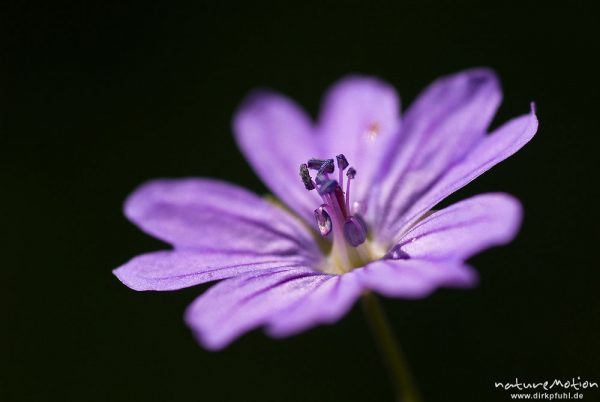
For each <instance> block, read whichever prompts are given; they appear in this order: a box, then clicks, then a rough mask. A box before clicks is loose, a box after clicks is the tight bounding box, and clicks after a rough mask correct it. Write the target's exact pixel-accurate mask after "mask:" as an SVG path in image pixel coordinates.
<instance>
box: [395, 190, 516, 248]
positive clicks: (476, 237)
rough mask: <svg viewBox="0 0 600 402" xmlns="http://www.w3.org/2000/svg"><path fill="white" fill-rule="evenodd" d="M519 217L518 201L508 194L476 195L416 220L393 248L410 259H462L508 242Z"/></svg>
mask: <svg viewBox="0 0 600 402" xmlns="http://www.w3.org/2000/svg"><path fill="white" fill-rule="evenodd" d="M521 216H522V209H521V204H520V203H519V201H518V200H517V199H515V198H514V197H511V196H509V195H508V194H500V193H497V194H482V195H478V196H475V197H472V198H469V199H467V200H464V201H461V202H458V203H456V204H453V205H452V206H449V207H447V208H444V209H442V210H440V211H436V212H434V213H433V214H431V215H429V216H428V217H427V218H425V219H424V220H422V221H420V222H418V223H417V224H416V225H415V226H413V227H412V228H410V229H409V230H408V232H406V233H405V234H404V235H402V238H401V239H400V242H399V243H398V244H397V245H396V246H395V247H394V249H395V250H396V251H400V252H402V253H403V254H405V255H408V256H409V257H410V258H418V259H427V260H464V259H467V258H469V257H470V256H472V255H474V254H476V253H477V252H479V251H482V250H484V249H486V248H489V247H492V246H497V245H502V244H506V243H508V242H510V241H511V240H512V239H513V238H514V237H515V235H516V234H517V232H518V230H519V226H520V223H521Z"/></svg>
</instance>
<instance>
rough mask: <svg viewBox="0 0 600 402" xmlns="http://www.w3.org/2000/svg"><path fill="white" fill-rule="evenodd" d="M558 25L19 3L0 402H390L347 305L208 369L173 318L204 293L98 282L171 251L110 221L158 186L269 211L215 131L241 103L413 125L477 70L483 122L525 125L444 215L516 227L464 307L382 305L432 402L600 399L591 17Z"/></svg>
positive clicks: (438, 298)
mask: <svg viewBox="0 0 600 402" xmlns="http://www.w3.org/2000/svg"><path fill="white" fill-rule="evenodd" d="M566 4H567V5H562V6H560V7H558V6H557V7H553V6H550V5H549V2H539V3H524V2H520V3H518V5H509V4H507V3H505V2H494V3H489V2H486V3H478V2H447V3H441V2H439V3H437V2H432V1H410V2H409V1H396V2H393V3H388V4H384V3H380V4H377V3H375V2H366V3H364V4H362V5H361V6H354V5H350V4H348V3H342V4H338V5H335V6H334V5H328V6H325V4H324V3H322V4H317V5H309V4H307V3H297V4H295V5H291V4H281V5H279V6H276V7H274V8H270V7H262V6H261V7H259V6H257V5H250V4H245V3H241V2H240V3H239V4H235V3H233V2H220V3H216V2H214V3H213V2H211V3H210V4H209V3H203V2H190V3H183V2H182V3H180V2H177V1H162V2H155V1H144V2H142V1H139V2H122V1H103V2H100V1H85V2H84V1H82V2H77V1H62V2H61V1H59V2H44V3H42V2H40V3H39V4H38V3H33V2H28V1H23V2H18V3H17V2H14V3H13V4H12V6H9V7H7V8H6V9H4V11H3V12H2V13H1V17H0V18H1V26H2V29H3V31H4V33H3V34H2V48H1V57H0V65H1V71H2V74H1V83H0V100H1V105H0V106H1V110H0V116H1V117H0V123H1V126H2V127H1V131H0V138H1V143H0V155H1V158H0V164H1V170H0V172H1V173H0V174H1V177H2V193H1V197H0V198H1V201H0V203H1V208H0V216H1V222H2V226H1V227H2V229H3V230H2V237H3V239H2V245H3V251H2V258H3V260H2V262H1V263H0V267H1V272H0V275H1V277H0V312H1V314H2V315H1V317H2V324H1V329H0V341H1V346H0V347H1V349H0V400H2V401H138V400H139V401H148V402H149V401H180V400H193V401H277V402H279V401H367V400H368V401H391V400H392V398H393V396H392V391H391V388H390V387H389V385H388V381H387V377H386V372H385V370H384V366H383V365H382V363H381V362H380V360H379V356H378V355H377V350H376V348H375V346H374V344H373V342H372V339H371V336H370V333H369V332H368V328H367V327H366V324H365V322H364V319H363V316H362V314H361V310H360V309H359V308H358V307H355V309H354V310H353V311H352V313H351V314H349V315H348V316H346V317H345V318H344V319H343V320H342V321H341V322H339V323H338V324H336V325H334V326H329V327H319V328H317V329H314V330H311V331H309V332H307V333H304V334H302V335H300V336H296V337H293V338H289V339H286V340H282V341H276V340H271V339H269V338H267V337H266V336H264V335H263V334H262V332H260V331H255V332H252V333H250V334H249V335H246V336H244V337H243V338H241V339H240V340H238V341H237V342H235V343H234V344H233V345H232V346H231V347H229V348H228V349H226V350H225V351H223V352H219V353H209V352H206V351H204V350H203V349H202V348H201V347H199V346H198V345H197V344H196V343H195V342H194V340H193V338H192V336H191V334H190V332H189V331H188V329H187V327H186V326H185V325H184V323H183V321H182V314H183V311H184V308H185V307H186V306H187V305H188V304H189V303H190V302H191V301H192V300H193V299H194V298H195V297H196V295H198V294H199V293H200V292H202V291H203V290H204V289H206V288H207V286H204V287H202V286H201V287H196V288H191V289H187V290H183V291H177V292H168V293H152V292H148V293H137V292H134V291H132V290H130V289H128V288H126V287H125V286H123V285H122V284H121V283H120V282H119V281H118V280H117V279H116V278H115V277H114V276H113V275H112V274H111V270H112V269H113V268H115V267H117V266H118V265H120V264H122V263H123V262H125V261H127V260H128V259H129V258H131V257H132V256H134V255H136V254H139V253H142V252H146V251H151V250H155V249H159V248H162V247H164V246H163V245H162V244H161V243H160V242H158V241H157V240H154V239H152V238H150V237H148V236H146V235H144V234H142V233H141V232H140V231H139V230H137V229H136V228H135V227H134V226H133V225H131V224H130V223H128V222H127V221H126V219H125V218H124V217H123V215H122V212H121V206H122V202H123V200H124V198H125V197H126V196H127V195H128V193H129V192H130V191H131V190H132V189H133V188H134V187H135V186H136V185H138V184H140V183H141V182H143V181H145V180H147V179H150V178H154V177H165V176H166V177H179V176H210V177H217V178H221V179H224V180H228V181H231V182H235V183H238V184H241V185H243V186H246V187H248V188H250V189H252V190H254V191H256V192H259V193H264V192H266V188H265V187H264V186H263V184H262V183H261V182H260V181H259V180H258V179H257V178H256V177H255V175H254V174H253V172H252V171H251V169H250V168H249V167H248V165H247V164H246V162H245V161H244V160H243V158H242V156H241V154H240V153H239V151H238V150H237V149H236V147H235V144H234V142H233V139H232V135H231V129H230V121H231V117H232V114H233V112H234V111H235V108H236V106H237V105H238V104H239V102H240V101H241V99H242V98H243V97H244V95H245V94H246V93H247V92H248V91H249V90H250V89H252V88H254V87H257V86H268V87H272V88H275V89H277V90H279V91H281V92H283V93H286V94H288V95H289V96H291V97H293V98H295V99H297V100H298V101H299V102H300V103H301V104H303V105H304V106H306V107H307V109H308V110H309V111H311V113H313V114H315V113H316V112H317V110H318V105H319V99H320V96H321V94H322V92H323V91H324V90H325V89H326V87H327V86H328V85H329V84H331V83H332V82H333V81H334V80H336V79H338V78H340V77H341V76H343V75H344V74H347V73H352V72H361V73H367V74H374V75H377V76H381V77H382V78H384V79H386V80H388V81H389V82H390V83H392V84H393V85H395V86H396V87H397V88H398V90H399V92H400V94H401V96H402V101H403V104H404V106H405V107H406V105H407V104H409V103H410V102H411V100H413V99H414V98H415V96H416V95H417V93H418V92H419V90H420V89H422V88H423V87H424V86H425V85H427V84H428V83H429V82H430V81H432V80H433V79H435V78H437V77H438V76H440V75H443V74H446V73H450V72H454V71H457V70H460V69H463V68H467V67H472V66H480V65H483V66H490V67H492V68H494V69H495V70H496V71H497V72H498V74H499V75H500V77H501V79H502V82H503V87H504V94H505V96H504V103H503V105H502V107H501V109H500V111H499V114H498V117H497V121H496V123H495V125H498V124H499V123H501V122H502V121H505V120H506V119H508V118H510V117H512V116H515V115H517V114H522V113H525V112H527V111H528V109H529V102H530V101H531V100H535V101H536V103H537V106H538V112H539V118H540V121H541V128H540V130H539V132H538V135H537V136H536V137H535V138H534V140H533V141H532V142H531V143H530V144H528V145H527V146H526V147H525V148H524V149H523V150H522V151H521V152H519V153H518V154H517V155H515V156H514V157H512V158H510V159H509V160H508V161H506V162H504V163H502V164H501V165H499V166H497V167H496V168H494V169H493V170H492V171H491V172H490V173H488V174H486V175H485V176H483V177H481V178H480V179H478V180H477V181H476V182H474V183H472V184H471V185H470V186H469V187H468V188H467V189H463V190H461V191H460V192H459V193H457V194H455V195H454V196H453V197H452V198H451V200H450V201H454V200H458V199H461V198H465V197H467V196H469V195H471V194H475V193H478V192H484V191H507V192H510V193H512V194H515V195H516V196H517V197H519V198H520V199H521V200H522V202H523V204H524V206H525V210H526V218H525V222H524V226H523V229H522V231H521V233H520V235H519V237H518V238H517V239H516V241H515V242H514V243H513V244H512V245H510V246H508V247H505V248H497V249H493V250H490V251H488V252H486V253H483V254H481V255H479V256H477V257H476V258H474V259H473V260H472V262H473V264H474V265H475V266H476V267H477V268H478V269H479V271H480V273H481V285H480V286H479V287H478V288H477V289H474V290H469V291H462V290H441V291H438V292H437V293H435V294H434V295H433V296H432V297H429V298H427V299H424V300H419V301H402V300H385V301H384V304H385V307H386V309H387V312H388V314H389V316H390V319H391V321H392V323H393V326H394V328H395V330H396V332H397V334H398V337H399V339H400V340H401V342H402V344H403V346H404V348H405V351H406V353H407V355H408V357H409V359H410V361H411V363H412V366H413V370H414V373H415V376H416V377H417V379H418V382H419V385H420V386H421V389H422V392H423V394H424V396H425V400H426V401H429V402H430V401H478V402H481V401H506V400H509V397H508V395H507V393H506V392H504V391H499V390H496V389H494V386H493V383H494V381H510V380H514V378H515V377H518V378H519V379H523V380H532V381H533V380H543V379H554V378H565V379H566V378H571V377H577V376H581V377H582V378H585V379H589V380H594V381H598V382H600V353H599V352H600V347H599V346H598V339H600V327H599V321H598V318H599V313H600V302H599V298H598V289H599V286H598V285H599V279H600V276H599V274H598V269H599V268H600V264H598V262H597V257H596V256H595V254H596V252H597V250H598V240H599V236H598V219H597V213H596V211H595V209H596V208H597V206H596V203H597V198H596V197H595V196H593V194H597V188H598V173H600V172H599V169H598V151H597V144H598V142H597V137H598V135H599V134H598V124H597V116H598V112H597V106H598V90H597V87H596V86H595V84H593V83H592V77H594V76H596V75H597V74H598V72H597V71H598V69H597V66H596V65H594V62H593V59H594V57H596V55H597V54H598V46H597V38H598V36H597V31H596V28H595V26H596V25H597V24H598V18H597V14H596V12H595V11H594V10H593V9H592V7H591V4H592V3H591V2H589V3H587V4H586V3H584V2H568V3H566ZM588 5H589V7H588ZM4 7H6V6H3V8H4ZM585 397H586V398H585V400H590V401H591V400H600V391H595V392H594V391H588V392H586V393H585Z"/></svg>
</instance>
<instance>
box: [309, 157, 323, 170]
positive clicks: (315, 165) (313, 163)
mask: <svg viewBox="0 0 600 402" xmlns="http://www.w3.org/2000/svg"><path fill="white" fill-rule="evenodd" d="M323 163H325V159H316V158H312V159H309V160H308V168H309V169H312V170H319V169H320V168H321V165H323Z"/></svg>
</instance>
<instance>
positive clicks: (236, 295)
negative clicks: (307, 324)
mask: <svg viewBox="0 0 600 402" xmlns="http://www.w3.org/2000/svg"><path fill="white" fill-rule="evenodd" d="M331 278H333V276H331V275H326V274H321V273H318V272H315V271H313V270H311V269H308V268H294V269H283V270H282V269H276V268H275V269H269V270H265V271H261V272H256V273H252V274H248V275H244V276H239V277H235V278H231V279H226V280H223V281H221V282H219V283H218V284H217V285H215V286H213V287H212V288H210V289H209V290H208V291H207V292H206V293H204V294H203V295H202V296H200V297H198V298H197V299H196V300H195V301H194V302H193V303H192V304H191V305H190V306H189V307H188V309H187V311H186V313H185V320H186V322H187V323H188V325H189V326H190V327H191V328H192V329H193V331H194V333H195V335H196V337H197V338H198V340H199V341H200V343H202V345H204V346H205V347H206V348H207V349H211V350H218V349H222V348H224V347H225V346H227V345H228V344H229V343H230V342H232V341H233V340H234V339H236V338H238V337H239V336H241V335H242V334H244V333H245V332H248V331H250V330H252V329H254V328H257V327H260V326H262V325H266V324H268V323H269V321H270V319H271V318H272V317H273V316H275V315H277V314H278V313H279V312H281V311H283V310H285V309H286V308H288V307H290V306H292V305H294V304H295V303H297V302H298V301H300V300H302V298H304V297H306V295H307V294H310V293H311V292H313V291H314V290H315V289H316V288H317V287H318V286H320V285H321V284H323V283H325V282H326V281H328V280H330V279H331Z"/></svg>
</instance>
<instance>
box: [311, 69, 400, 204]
mask: <svg viewBox="0 0 600 402" xmlns="http://www.w3.org/2000/svg"><path fill="white" fill-rule="evenodd" d="M318 129H319V132H320V135H321V137H322V138H323V141H324V142H325V151H326V153H325V154H323V155H318V156H319V157H321V158H334V157H335V156H336V155H338V154H340V153H342V154H344V155H345V156H346V159H347V160H348V162H350V165H352V166H353V167H354V168H355V169H356V170H357V171H358V176H357V180H355V181H354V182H353V183H352V194H353V198H354V199H355V200H366V196H367V191H369V189H370V188H371V187H372V186H371V183H372V180H373V177H374V175H375V173H376V172H377V170H378V169H379V165H380V161H381V160H382V158H383V156H384V154H385V153H386V151H387V149H388V148H389V147H390V145H391V144H392V143H393V142H394V141H396V137H397V135H398V131H399V129H400V100H399V98H398V95H397V93H396V91H395V89H394V88H393V87H392V86H390V85H389V84H387V83H385V82H383V81H381V80H379V79H377V78H373V77H362V76H350V77H346V78H343V79H341V80H340V81H338V82H337V83H335V84H334V85H333V86H332V87H331V88H330V89H329V90H328V92H327V94H326V95H325V97H324V100H323V104H322V106H321V112H320V117H319V127H318ZM336 177H337V176H336Z"/></svg>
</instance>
